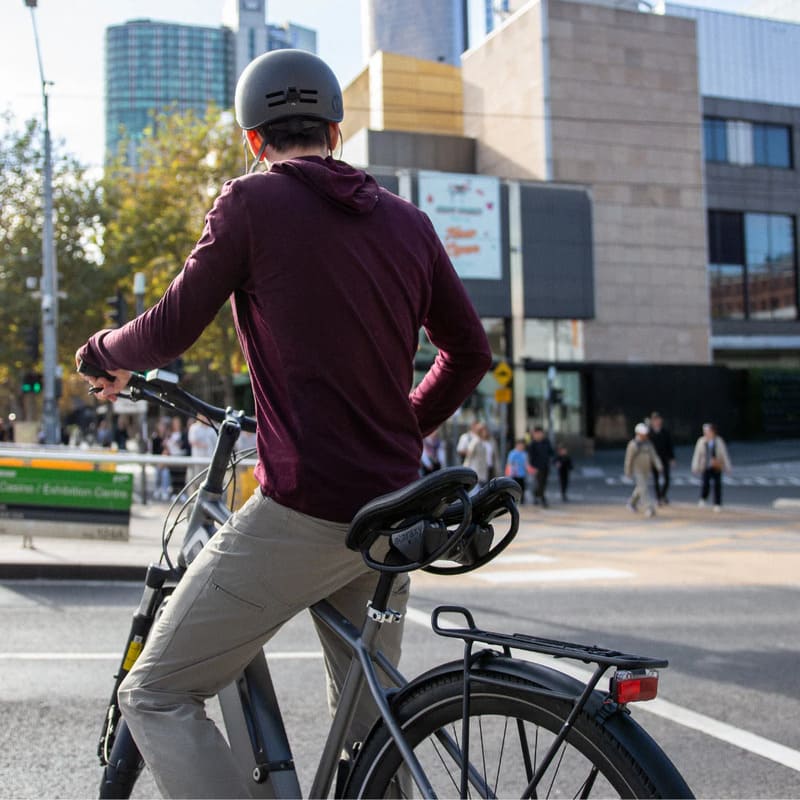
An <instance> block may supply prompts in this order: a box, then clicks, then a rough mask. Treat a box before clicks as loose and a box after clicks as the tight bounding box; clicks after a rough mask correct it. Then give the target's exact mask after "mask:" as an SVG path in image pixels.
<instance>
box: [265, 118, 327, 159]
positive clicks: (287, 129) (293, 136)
mask: <svg viewBox="0 0 800 800" xmlns="http://www.w3.org/2000/svg"><path fill="white" fill-rule="evenodd" d="M258 132H259V134H260V135H261V138H262V139H264V141H265V142H266V143H267V144H268V145H269V146H270V147H273V148H274V149H275V150H277V151H278V152H279V153H285V152H286V151H287V150H292V149H294V148H295V147H300V148H304V149H307V148H316V147H327V148H328V149H329V150H330V139H329V138H328V123H327V122H326V121H325V120H320V119H311V118H309V117H302V118H301V117H292V118H291V119H288V120H282V121H280V122H273V123H271V124H269V125H262V126H261V127H259V128H258Z"/></svg>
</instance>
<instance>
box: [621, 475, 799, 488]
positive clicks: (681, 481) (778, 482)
mask: <svg viewBox="0 0 800 800" xmlns="http://www.w3.org/2000/svg"><path fill="white" fill-rule="evenodd" d="M722 482H723V484H725V486H800V478H797V477H794V476H788V477H780V478H778V477H772V476H770V477H765V476H763V475H753V476H748V477H742V478H738V477H737V478H733V477H730V476H729V475H723V476H722ZM605 483H606V485H607V486H633V480H631V479H630V478H618V477H610V476H609V477H607V478H606V479H605ZM670 484H671V485H672V486H701V485H702V481H701V479H700V478H694V477H691V478H682V477H673V478H672V479H671V480H670Z"/></svg>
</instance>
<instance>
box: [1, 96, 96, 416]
mask: <svg viewBox="0 0 800 800" xmlns="http://www.w3.org/2000/svg"><path fill="white" fill-rule="evenodd" d="M52 153H53V156H52V160H53V208H54V233H55V241H56V266H57V270H58V275H59V289H60V291H62V292H65V294H66V297H63V298H62V299H60V301H59V318H58V328H59V337H58V340H59V353H58V360H59V362H60V363H61V364H62V365H65V366H67V367H69V366H70V365H71V364H73V363H74V362H73V353H74V352H75V346H76V343H80V342H81V341H82V340H83V339H85V338H86V337H87V336H88V335H90V334H91V333H92V332H93V331H94V330H96V329H97V328H98V327H100V326H101V323H102V309H101V307H100V305H99V304H98V303H96V298H97V297H98V296H99V297H102V296H103V293H104V291H106V289H107V287H109V286H110V285H112V284H111V281H110V280H109V276H108V274H107V273H106V271H105V270H104V269H103V267H102V266H101V263H100V261H101V255H100V249H99V236H100V230H101V224H100V223H101V217H100V194H99V188H98V186H97V183H96V181H93V180H92V178H91V176H89V175H87V172H86V170H85V169H84V168H83V167H81V166H80V165H79V164H78V163H77V162H76V161H75V160H74V159H73V158H71V157H70V156H68V155H64V154H62V153H60V148H59V146H58V143H55V144H54V146H53V148H52ZM42 176H43V137H42V131H41V128H40V126H39V124H38V123H37V122H36V121H34V120H30V121H28V122H26V123H25V124H24V125H23V127H22V129H20V128H19V125H18V123H17V122H16V120H15V119H14V117H13V115H12V114H11V113H10V112H6V113H4V114H2V115H0V296H2V298H3V301H2V303H0V352H1V353H2V354H3V356H2V359H0V384H1V385H2V386H3V387H4V388H5V391H6V392H7V393H9V394H10V393H13V391H14V390H15V389H16V388H18V385H19V381H20V379H21V377H22V372H23V370H24V369H26V368H33V367H38V366H39V365H38V364H31V363H29V361H30V358H29V356H28V349H29V348H28V347H26V341H25V336H24V335H23V331H24V330H25V329H26V328H27V327H29V326H30V325H31V324H37V323H38V321H39V319H40V316H41V312H40V300H39V298H38V295H37V294H36V291H35V290H36V288H37V287H38V281H39V278H40V276H41V274H42V225H43V221H44V213H43V185H42ZM31 287H33V288H31ZM6 402H10V401H8V400H7V401H6Z"/></svg>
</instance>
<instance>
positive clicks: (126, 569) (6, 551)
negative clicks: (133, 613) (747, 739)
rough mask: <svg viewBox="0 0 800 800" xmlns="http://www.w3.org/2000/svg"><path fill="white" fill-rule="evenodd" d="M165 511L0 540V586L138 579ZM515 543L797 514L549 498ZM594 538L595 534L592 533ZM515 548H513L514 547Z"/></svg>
mask: <svg viewBox="0 0 800 800" xmlns="http://www.w3.org/2000/svg"><path fill="white" fill-rule="evenodd" d="M167 509H168V506H167V505H166V504H164V503H153V504H149V505H146V506H144V505H134V506H133V509H132V511H131V524H130V539H129V540H128V541H127V542H115V541H105V540H97V539H70V538H58V537H34V540H33V548H26V547H23V543H22V536H21V535H20V536H15V535H3V536H0V580H21V579H47V580H114V581H119V580H131V581H140V580H143V578H144V574H145V570H146V568H147V565H148V564H150V563H151V562H154V561H158V560H159V558H160V555H161V529H162V525H163V520H164V515H165V514H166V512H167ZM521 518H522V524H521V526H520V537H519V538H520V541H521V540H523V539H527V540H528V541H530V542H533V543H535V542H537V541H538V542H540V543H542V544H544V543H545V542H547V541H548V540H551V539H560V538H563V537H564V535H565V532H566V531H567V530H568V529H570V528H572V529H574V528H580V529H581V530H582V531H583V532H584V533H585V534H586V535H587V536H589V537H591V536H592V535H597V536H600V535H603V534H606V533H608V532H609V531H610V530H613V531H617V532H619V534H620V535H631V534H634V535H652V534H653V533H655V532H656V531H658V530H659V529H664V527H665V526H667V527H669V528H670V529H671V530H673V531H675V530H683V531H685V533H686V534H687V535H690V536H692V535H694V534H697V533H700V532H701V531H702V532H703V533H704V534H709V533H712V532H713V531H718V532H720V533H722V532H726V533H729V532H731V531H732V530H733V529H736V530H740V531H746V532H747V534H748V535H749V536H756V537H757V536H758V534H759V531H764V532H766V531H768V530H769V531H775V530H776V529H780V530H784V531H786V532H792V531H794V532H797V533H798V534H799V537H798V538H800V526H797V510H796V509H788V510H783V509H773V508H768V507H763V508H755V507H747V506H736V505H730V506H725V507H724V508H723V511H722V513H721V514H713V513H711V509H710V508H698V507H697V506H696V504H694V503H674V504H673V505H670V506H669V507H668V508H667V509H665V510H664V511H663V512H661V513H659V515H658V517H656V519H655V520H647V519H645V518H644V517H643V515H641V514H639V515H635V514H630V512H627V511H626V510H625V509H624V508H623V506H622V504H619V503H617V504H614V505H609V504H598V503H593V502H589V503H582V502H572V503H569V504H562V503H560V502H558V501H557V500H555V501H554V502H553V504H552V505H551V507H550V508H548V509H547V510H542V509H540V508H539V507H536V506H531V505H525V506H523V507H522V508H521ZM593 532H594V533H593ZM181 535H182V532H178V533H176V538H175V540H174V543H173V546H172V547H171V549H170V554H171V556H172V557H173V559H174V558H175V557H176V555H177V547H178V545H179V543H180V539H181ZM515 544H516V543H515Z"/></svg>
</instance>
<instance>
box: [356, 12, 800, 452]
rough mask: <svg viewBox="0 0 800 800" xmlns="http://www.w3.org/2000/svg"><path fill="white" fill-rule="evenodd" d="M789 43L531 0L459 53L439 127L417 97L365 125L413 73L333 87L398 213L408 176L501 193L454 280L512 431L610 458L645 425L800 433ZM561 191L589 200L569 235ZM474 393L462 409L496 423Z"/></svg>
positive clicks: (731, 22) (681, 433) (750, 32)
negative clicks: (468, 298)
mask: <svg viewBox="0 0 800 800" xmlns="http://www.w3.org/2000/svg"><path fill="white" fill-rule="evenodd" d="M798 35H800V26H798V25H793V24H791V23H788V22H777V21H775V20H769V21H768V20H763V19H757V18H752V17H746V16H743V15H732V14H725V13H722V12H712V11H700V10H697V9H694V10H692V9H686V8H680V7H676V6H671V5H667V7H666V9H662V13H652V12H645V11H640V10H638V8H637V3H635V2H630V3H628V4H620V3H619V2H612V1H611V0H608V2H605V1H603V0H598V2H594V3H591V2H573V0H530V2H528V3H525V4H524V5H523V6H522V7H521V8H519V9H518V10H517V11H516V12H514V13H512V14H511V15H510V16H509V17H508V18H507V19H505V20H504V21H502V23H501V24H500V25H498V26H497V27H496V29H495V30H494V31H492V32H491V33H490V34H489V35H488V36H487V37H486V38H485V40H483V41H482V42H480V43H479V44H478V45H476V46H475V47H473V48H471V49H470V50H469V51H467V52H465V53H464V54H463V55H462V59H461V61H462V67H461V70H460V75H461V81H462V85H461V88H460V90H459V91H458V92H457V93H458V94H460V96H461V102H462V108H461V110H460V111H459V110H453V111H452V112H451V113H450V116H449V121H450V126H449V128H448V127H447V126H446V125H444V124H443V123H444V119H442V117H443V116H444V113H445V110H446V109H445V108H444V106H443V105H442V103H440V102H439V100H438V99H435V100H434V101H433V102H430V97H428V98H425V99H426V100H427V101H428V102H425V103H423V102H421V100H420V101H419V102H415V103H412V104H410V105H409V104H408V103H406V108H407V109H408V110H407V113H406V116H405V117H404V118H403V119H401V120H399V121H398V118H397V116H396V115H395V116H394V117H392V118H391V120H390V118H389V115H388V114H386V113H382V112H381V108H382V109H387V108H393V107H398V106H402V105H403V103H402V102H400V101H399V100H398V98H400V97H401V96H406V95H407V94H408V92H409V89H410V84H411V83H413V80H414V75H415V74H419V73H421V72H424V70H423V69H422V68H421V67H419V66H416V67H414V68H408V69H406V70H403V67H402V62H401V61H399V60H397V59H391V58H390V57H389V55H388V54H385V53H384V54H381V56H380V58H379V57H374V58H373V60H372V61H371V62H370V64H369V65H368V67H367V69H366V70H365V73H362V74H361V75H359V76H358V77H357V78H356V80H355V81H354V82H353V84H351V87H353V88H354V89H355V88H359V90H360V92H361V102H359V103H356V104H355V105H357V106H358V107H364V98H365V97H366V98H369V100H370V105H369V110H370V114H366V113H362V114H361V115H360V117H358V119H357V120H356V122H357V124H359V125H360V129H359V130H352V131H351V130H346V139H347V141H346V145H345V147H346V150H347V147H349V146H350V145H351V143H352V146H353V147H354V149H356V152H357V154H358V155H359V156H360V157H361V158H362V159H363V160H364V161H365V162H366V163H370V164H371V165H373V166H376V167H377V166H378V165H381V166H383V167H386V168H387V169H389V170H392V169H394V172H395V176H396V180H397V186H398V189H399V190H401V191H403V192H404V193H405V194H406V195H407V196H409V197H410V199H415V200H416V201H417V202H421V200H420V194H419V190H418V185H419V180H422V181H423V182H425V181H427V182H430V181H431V179H430V178H429V177H427V176H426V175H422V178H419V177H417V175H416V173H415V168H421V169H422V170H423V171H431V170H442V171H447V172H452V173H463V174H465V176H466V177H464V175H462V180H460V181H456V180H453V179H451V180H450V185H452V186H457V185H468V184H470V181H469V180H468V178H469V176H470V175H472V176H473V177H476V176H477V177H481V176H496V177H497V178H498V179H499V180H500V190H499V198H500V205H501V207H503V208H504V209H505V210H504V211H503V214H506V216H503V214H501V222H500V230H501V231H505V233H503V235H502V236H501V244H500V248H501V250H502V251H503V252H504V253H506V250H505V249H504V248H508V250H507V258H508V264H509V270H508V272H506V271H503V270H501V272H500V273H498V275H499V277H495V278H494V279H493V278H490V277H487V276H483V277H482V278H480V279H478V280H474V279H470V280H466V281H465V282H466V284H467V287H468V290H469V291H470V293H471V295H472V297H473V300H474V301H475V303H476V306H477V307H478V308H479V311H480V312H481V314H482V316H483V317H484V320H485V323H486V325H487V329H489V328H491V329H492V330H493V331H497V332H498V333H497V335H495V336H494V337H493V342H494V343H495V344H496V349H495V353H496V355H497V357H498V358H504V359H506V360H508V361H509V362H510V363H511V364H512V367H513V369H514V371H515V375H514V382H513V404H512V411H511V413H510V414H509V419H510V421H511V427H512V428H513V429H514V431H515V433H517V434H518V433H521V432H522V431H523V430H524V429H525V428H526V427H528V426H529V425H530V424H532V423H534V422H546V421H547V415H548V414H549V415H551V416H553V424H554V427H555V428H556V430H557V432H558V434H559V435H560V436H565V437H569V438H571V439H573V438H574V439H575V440H578V441H579V440H581V439H583V440H584V441H586V442H590V443H598V444H603V443H611V442H615V443H620V442H623V441H625V440H626V439H627V438H629V437H630V434H631V430H632V427H633V424H634V423H635V422H637V421H639V420H640V419H641V418H643V417H644V416H645V415H646V414H648V413H649V412H650V411H651V410H652V409H653V408H659V410H660V411H661V412H662V413H663V414H664V415H665V417H666V418H667V420H668V424H669V425H670V427H671V428H672V430H673V433H675V434H676V435H677V436H678V438H681V439H684V440H686V441H689V440H691V439H693V438H694V437H696V436H697V433H698V429H699V425H700V423H701V422H702V421H703V420H704V419H714V420H715V421H717V422H718V423H719V424H720V425H721V426H722V428H723V429H724V430H726V431H727V432H728V434H729V435H733V436H743V435H749V434H752V433H768V434H769V433H772V434H776V433H794V434H795V435H797V434H800V420H798V418H797V414H796V411H795V409H796V406H797V402H800V321H798V259H797V249H798V247H797V227H798V217H800V205H798V203H799V202H800V201H798V198H799V197H800V191H798V190H800V182H799V178H798V171H797V164H796V155H797V152H798V147H799V146H800V96H798V92H799V91H800V90H799V89H798V84H797V81H796V80H795V76H797V75H798V74H800V39H798ZM382 65H383V68H384V69H385V70H387V71H386V72H385V73H384V74H391V80H388V81H387V80H383V79H382V77H381V75H380V74H379V73H380V70H381V67H382ZM402 72H405V79H401V77H400V74H401V73H402ZM371 73H378V74H371ZM448 77H450V78H452V76H448ZM428 85H429V88H430V90H431V91H433V89H434V88H435V87H437V86H441V84H439V83H438V82H436V83H435V82H428ZM351 87H348V89H347V90H346V96H345V108H346V109H347V108H348V106H349V103H348V94H347V93H348V92H350V88H351ZM498 87H502V91H498ZM412 91H413V89H412ZM416 91H417V94H415V95H410V96H414V97H415V98H420V97H422V95H421V94H420V93H419V89H417V90H416ZM393 92H399V93H400V94H397V95H394V96H393V95H392V93H393ZM432 108H436V109H437V111H438V112H439V113H438V117H437V116H436V115H432V114H431V109H432ZM414 109H416V111H417V114H416V119H414V118H413V117H414ZM431 119H437V122H438V123H439V124H438V126H436V127H434V126H432V125H431ZM347 121H348V120H347V117H346V118H345V123H347ZM381 123H383V124H384V129H383V130H380V125H381ZM390 126H391V127H390ZM457 141H460V142H462V143H463V146H461V147H456V146H454V143H455V142H457ZM440 158H441V159H442V160H441V161H439V159H440ZM404 175H407V176H410V177H403V176H404ZM385 179H386V180H393V179H392V178H391V175H389V176H387V177H386V178H385ZM547 187H549V189H550V191H551V193H550V194H547V193H544V194H542V191H541V190H542V189H544V188H547ZM570 190H583V191H585V192H586V196H587V197H588V198H589V199H590V215H589V225H588V226H587V223H586V216H585V214H582V215H578V212H577V211H574V210H573V211H572V212H568V211H567V210H566V209H567V208H568V207H570V206H571V207H572V208H573V209H577V208H580V207H581V204H580V203H578V202H577V201H576V197H578V196H580V194H578V195H575V194H569V191H570ZM415 192H416V194H415ZM532 208H538V209H539V211H538V214H539V215H541V216H543V217H544V218H545V219H549V220H550V221H551V224H550V225H549V229H545V230H542V229H541V227H537V225H536V220H535V218H534V216H532V215H531V211H530V209H532ZM565 213H572V214H575V215H576V216H575V219H576V220H578V221H579V224H577V223H576V230H579V231H580V235H578V234H577V233H576V237H575V238H574V239H573V238H571V237H570V234H569V231H568V230H564V229H562V228H561V227H560V225H559V224H558V222H559V221H561V215H562V214H565ZM548 215H549V216H548ZM504 226H506V227H504ZM546 227H547V226H546ZM520 228H521V232H520ZM587 229H588V230H589V235H588V239H587V236H586V231H587ZM513 236H516V237H517V240H516V241H514V242H513V243H512V237H513ZM552 236H556V237H557V238H558V237H560V240H561V241H560V245H559V242H558V241H553V240H552V238H551V237H552ZM520 237H521V238H520ZM537 237H538V239H537ZM549 237H550V238H549ZM537 241H538V244H536V245H535V244H534V242H537ZM570 247H571V249H570ZM586 247H588V248H589V250H590V252H589V253H586V252H585V251H584V248H586ZM515 264H516V266H515ZM503 269H505V268H503ZM498 298H504V300H503V302H505V303H506V305H505V308H504V307H503V302H499V301H498ZM492 309H494V310H492ZM490 383H491V382H489V383H488V384H486V385H485V386H484V387H483V389H482V391H483V390H484V389H485V393H484V395H483V398H482V400H480V401H476V402H481V403H483V404H484V408H485V413H487V414H489V415H490V416H492V418H494V419H495V420H500V419H502V418H504V413H505V412H504V410H503V409H502V408H498V407H497V405H496V403H495V401H494V399H493V396H492V391H491V385H490ZM554 385H555V386H556V387H557V388H559V389H561V390H562V392H561V402H560V403H559V404H558V406H557V407H556V408H553V407H552V404H548V402H547V400H548V395H549V390H550V388H551V387H552V386H554ZM498 424H499V423H498Z"/></svg>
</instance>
